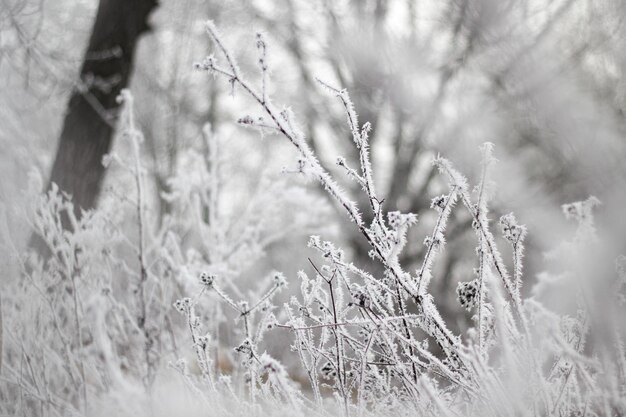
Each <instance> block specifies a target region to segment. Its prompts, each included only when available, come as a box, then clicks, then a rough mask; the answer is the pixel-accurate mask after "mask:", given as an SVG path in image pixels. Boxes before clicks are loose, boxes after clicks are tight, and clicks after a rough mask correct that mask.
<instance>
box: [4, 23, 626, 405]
mask: <svg viewBox="0 0 626 417" xmlns="http://www.w3.org/2000/svg"><path fill="white" fill-rule="evenodd" d="M207 30H208V33H209V36H210V37H211V39H212V40H213V42H214V43H215V45H216V48H217V50H218V53H219V54H218V55H219V56H214V55H211V56H209V57H207V58H206V59H205V60H204V61H203V62H202V63H201V64H199V65H198V67H199V68H200V69H204V70H207V71H208V72H210V73H212V74H214V75H216V76H218V77H223V78H225V80H226V81H227V82H228V83H230V85H231V87H232V89H233V92H234V93H237V94H240V93H241V94H245V95H247V96H250V97H251V98H252V99H253V100H254V101H255V102H256V104H257V108H258V111H259V112H260V115H258V116H250V115H245V116H243V117H241V118H240V119H239V123H240V124H241V125H244V126H246V127H251V128H256V129H259V130H260V131H261V133H262V134H265V135H267V134H270V133H271V134H276V135H277V136H279V137H282V138H284V139H286V140H287V141H289V142H290V143H291V144H292V145H293V146H294V147H295V149H296V151H297V157H296V161H295V169H293V170H289V171H290V172H296V173H298V174H301V175H302V176H304V177H306V178H307V179H309V180H315V181H317V182H318V183H319V184H320V185H321V187H322V188H323V189H324V190H325V192H327V193H328V194H329V195H330V197H332V199H333V201H334V202H335V203H336V205H337V206H338V207H339V208H340V209H341V210H342V211H343V212H344V213H345V215H346V216H347V218H348V220H349V221H351V222H352V225H353V227H354V228H355V229H356V230H358V231H359V233H360V234H361V236H362V238H363V239H365V240H366V241H367V243H368V245H369V247H370V256H371V257H372V258H373V259H374V260H375V261H376V262H378V263H380V265H381V266H382V268H381V270H382V271H384V272H382V273H372V272H370V271H367V270H363V269H362V268H361V267H360V266H359V265H355V264H354V263H353V262H352V261H351V260H350V259H349V258H350V255H349V253H347V252H345V251H344V250H342V249H341V248H340V247H339V246H338V244H337V243H336V242H333V241H331V240H329V238H327V237H325V236H322V235H321V234H320V235H313V236H311V237H310V239H309V243H308V246H309V248H310V258H309V259H308V260H305V261H303V262H302V265H301V270H300V271H299V272H298V273H297V277H286V276H285V275H283V274H282V273H280V272H276V271H272V272H269V273H265V272H263V273H261V272H255V278H256V285H254V286H253V288H252V289H244V288H243V285H242V283H241V281H240V279H241V276H242V275H244V274H245V273H246V272H247V271H248V270H249V269H250V266H252V265H255V264H256V263H257V262H258V261H259V260H261V259H262V258H263V255H264V250H265V248H266V247H267V246H268V245H270V244H272V243H274V242H278V241H281V240H282V239H285V238H287V237H289V236H290V235H292V234H294V233H296V232H302V231H303V230H305V231H309V230H313V229H314V226H316V225H317V224H318V223H320V218H318V217H316V216H315V215H314V214H316V213H315V212H312V213H313V214H312V215H311V216H306V215H305V216H294V221H293V222H291V225H292V226H291V227H284V228H278V227H277V224H278V223H281V224H285V223H286V222H284V221H283V222H274V221H273V219H275V218H277V217H284V216H286V213H285V211H284V210H283V209H281V207H282V208H284V207H291V208H293V207H297V208H298V210H291V211H292V212H307V211H306V208H307V206H308V207H310V206H312V205H313V203H314V202H315V201H316V200H315V199H314V198H313V197H308V196H307V194H306V193H302V192H301V191H302V190H301V189H297V188H294V186H293V185H289V184H288V183H287V181H285V180H276V179H273V178H271V177H270V175H269V174H264V175H263V176H262V177H261V179H260V180H259V182H258V185H257V187H256V189H255V192H254V194H253V195H252V196H251V197H250V198H249V199H248V201H247V206H246V207H245V208H244V209H243V210H241V211H237V212H235V214H233V212H227V211H226V210H224V209H223V205H222V204H223V201H222V192H221V191H222V189H223V187H224V182H223V181H224V172H223V168H224V167H223V166H222V164H221V161H222V159H221V157H220V140H219V136H218V135H216V134H215V132H213V130H212V129H211V128H210V127H209V126H207V127H206V128H205V132H204V134H205V136H204V140H205V145H206V146H205V147H204V149H205V151H206V152H205V153H201V152H197V151H195V150H190V151H189V153H188V155H185V156H184V158H186V161H187V164H186V167H187V170H182V171H180V172H179V173H178V174H177V175H175V176H174V177H173V178H171V179H170V182H171V184H170V185H171V187H170V189H171V191H169V192H168V193H167V194H165V195H164V196H163V198H165V199H167V201H168V202H169V203H170V204H171V207H172V210H171V213H170V214H169V215H168V216H166V217H165V218H164V219H162V221H160V222H158V224H152V223H153V222H151V221H150V219H151V217H150V216H147V215H146V212H147V210H148V207H147V205H146V203H145V201H144V197H143V187H144V186H145V185H144V178H143V177H144V170H145V168H144V167H143V166H142V162H141V157H140V156H141V135H140V133H139V132H138V131H137V130H136V128H135V127H134V123H133V113H132V99H131V96H130V94H129V93H128V92H124V94H123V96H122V98H123V99H124V101H125V103H126V109H125V121H124V128H123V131H124V134H123V135H122V136H123V137H124V138H126V139H127V140H130V141H131V147H132V149H133V150H134V153H133V155H132V158H131V159H129V160H126V159H125V158H123V157H121V156H116V155H110V156H109V157H108V158H107V162H108V163H115V164H118V166H119V167H122V169H124V170H125V171H126V172H127V175H128V177H129V178H130V179H132V183H133V184H134V187H133V188H132V189H133V191H132V192H130V193H128V194H126V195H112V196H110V197H109V198H107V199H105V200H104V201H103V204H102V207H101V208H100V209H98V210H96V211H92V212H87V213H83V215H82V216H81V217H80V218H79V217H77V216H76V215H75V214H74V211H73V206H72V204H71V200H69V199H68V198H67V196H64V195H62V193H60V192H59V191H58V190H57V189H56V188H54V187H53V188H52V190H51V191H50V192H48V193H47V194H46V195H44V196H42V197H41V198H40V201H39V203H38V209H37V211H36V213H35V215H34V217H33V219H32V224H33V228H34V230H35V231H36V232H37V233H39V234H40V235H41V237H42V239H43V241H44V242H45V243H46V245H47V247H48V249H49V252H50V253H49V255H48V256H47V257H44V258H41V257H37V256H33V257H32V258H31V259H25V258H24V257H23V256H21V255H20V254H19V251H15V256H16V258H17V259H18V260H19V262H18V263H17V269H18V270H19V273H20V274H21V279H20V280H19V282H12V283H11V288H10V291H11V294H12V295H13V297H10V298H9V297H6V296H5V297H3V301H4V303H3V311H4V312H5V319H4V329H5V335H6V336H5V339H4V340H5V342H4V362H3V369H2V385H1V389H0V395H2V399H3V403H2V411H3V412H4V413H5V414H7V415H19V414H24V415H102V414H104V415H106V414H107V413H108V414H112V413H113V414H115V415H137V414H140V413H145V414H146V415H172V414H176V415H206V414H207V413H208V414H211V415H223V416H229V415H266V414H269V415H343V416H345V417H348V416H366V415H371V416H397V415H400V416H404V415H407V416H408V415H412V416H414V415H433V416H459V415H468V416H501V415H507V416H508V415H516V416H614V415H615V416H617V415H623V414H624V413H626V402H625V400H624V398H626V356H625V348H624V334H623V333H624V328H623V324H622V323H621V322H620V317H623V314H624V301H623V300H624V286H625V285H626V284H625V281H626V278H625V277H626V272H625V271H626V261H625V260H624V258H623V257H621V258H619V259H618V260H617V262H616V270H615V271H612V273H611V274H610V278H605V276H606V274H605V273H604V272H605V270H606V268H605V267H604V264H601V265H600V264H599V259H602V258H601V257H597V256H596V255H597V254H598V252H601V246H600V242H601V239H600V238H599V237H598V236H597V231H596V229H595V227H594V224H593V208H594V207H595V206H597V205H598V203H599V202H598V201H597V200H596V199H595V198H593V197H592V198H590V199H588V200H586V201H582V202H577V203H573V204H569V205H565V206H564V207H563V210H564V212H565V215H566V217H568V218H570V219H573V220H574V221H576V222H577V231H576V233H575V235H574V237H573V238H572V239H571V240H570V241H567V242H564V243H562V244H561V245H560V246H559V248H557V249H556V250H555V251H554V252H553V253H552V254H551V257H552V259H560V260H561V261H560V262H559V263H558V264H559V266H560V271H559V274H560V275H555V274H554V273H545V274H543V275H542V276H540V278H539V280H538V283H537V284H536V286H535V287H534V288H533V289H532V291H531V296H530V297H527V298H524V297H523V296H522V294H523V293H522V286H523V284H524V282H525V281H527V280H526V279H525V277H524V269H523V257H524V241H525V238H526V236H527V234H528V233H527V230H526V227H525V226H523V225H522V224H520V223H519V222H518V220H517V219H516V217H515V215H514V214H512V213H511V214H507V215H505V216H502V217H501V218H500V220H499V226H500V231H501V233H500V234H499V235H497V236H496V235H495V234H494V232H493V231H492V221H491V219H490V218H489V201H490V199H491V198H492V197H493V193H494V187H493V184H492V182H491V180H490V167H491V166H492V164H493V163H495V159H494V157H493V151H494V150H493V146H492V145H491V144H489V143H487V144H485V145H484V146H483V148H482V152H483V160H482V163H481V165H482V171H481V175H480V178H479V179H478V181H477V185H476V187H474V188H471V187H470V181H469V180H468V179H467V178H465V177H464V176H463V175H462V174H461V173H460V172H459V171H458V170H457V169H456V168H455V167H454V165H453V164H452V163H451V162H450V161H449V160H447V159H445V158H443V157H440V156H438V157H437V158H435V159H434V160H433V165H434V167H436V168H437V169H438V171H439V172H440V174H441V179H442V180H443V181H444V182H445V184H447V192H445V193H444V194H443V195H439V196H435V197H433V199H432V204H431V207H430V210H432V212H433V213H434V214H435V216H434V218H435V222H434V225H433V228H432V232H430V233H428V235H427V236H425V238H424V245H425V250H424V252H423V258H422V259H421V261H420V262H418V263H417V265H419V267H418V268H417V269H416V270H414V271H408V270H405V268H404V267H403V265H402V264H401V261H400V259H401V258H400V255H401V253H402V251H403V249H404V248H405V246H406V244H407V239H408V238H407V236H408V234H407V232H408V230H409V228H411V227H412V226H414V225H415V224H416V223H417V222H418V216H417V213H401V212H398V211H387V210H386V209H385V202H384V196H381V195H379V194H378V192H377V189H376V187H375V184H374V180H373V178H374V177H373V173H372V164H371V162H370V154H369V141H368V140H369V139H368V135H369V132H370V128H371V127H370V125H369V123H365V124H364V125H360V124H359V121H358V117H357V113H356V110H355V108H354V106H353V104H352V102H351V100H350V96H349V94H348V92H347V91H346V90H343V89H340V88H336V87H333V86H331V85H330V83H326V82H323V81H320V85H321V86H322V87H323V88H325V89H326V90H328V91H329V92H330V93H331V94H332V95H334V96H336V97H337V99H338V100H339V101H340V102H341V104H342V105H343V107H344V109H345V116H346V119H347V125H348V128H349V130H350V132H351V135H352V139H353V142H354V146H355V147H356V149H357V153H358V165H357V166H356V167H354V166H350V165H349V164H348V162H347V161H346V159H345V158H342V157H338V158H337V165H338V166H339V167H340V168H341V169H343V170H345V172H346V173H347V175H348V179H349V181H354V182H356V183H357V184H358V185H359V188H360V190H361V191H360V192H361V193H363V196H364V197H365V198H364V199H359V201H361V200H363V201H367V205H366V206H365V207H357V204H356V203H355V201H356V200H357V199H356V198H354V196H351V195H349V193H347V192H346V191H344V188H343V187H342V186H340V184H339V183H338V181H337V180H336V179H335V178H333V176H332V175H331V174H330V173H329V171H328V170H326V169H325V168H324V167H323V166H322V164H321V163H320V162H319V160H318V159H317V157H316V155H315V153H314V152H313V150H312V148H311V147H310V146H309V144H308V142H307V140H306V138H305V137H304V135H303V133H302V132H301V131H300V130H299V129H298V122H297V121H296V119H295V116H294V114H293V113H292V112H291V111H290V110H289V108H282V107H278V106H276V105H275V104H274V103H273V102H272V100H271V97H270V95H269V93H268V91H267V85H268V83H269V81H270V80H269V74H270V72H269V64H268V49H267V47H268V45H267V41H266V40H265V39H264V37H263V35H261V34H259V35H257V37H256V46H257V50H258V54H259V57H258V65H259V68H260V71H261V81H260V88H259V89H257V88H256V87H255V86H254V85H252V84H251V83H250V82H249V81H247V79H246V77H245V76H244V74H243V73H242V71H241V69H240V68H239V67H238V65H237V64H236V62H235V60H234V53H233V52H232V51H231V50H230V49H229V48H228V47H227V46H226V43H225V41H224V40H223V39H222V37H221V36H220V34H219V32H218V30H217V29H216V27H215V26H214V25H213V24H212V23H210V22H209V23H208V24H207ZM222 60H223V61H224V62H223V63H222ZM455 210H456V211H462V212H463V213H464V214H465V216H467V217H468V218H470V219H471V220H472V222H471V223H472V228H473V229H474V232H475V237H476V243H475V245H476V257H475V259H474V260H473V262H474V268H473V270H469V271H467V274H466V276H467V280H465V281H464V282H461V283H459V285H458V287H457V294H456V295H457V297H458V301H459V303H460V304H461V306H462V307H463V308H465V309H467V310H468V311H469V312H470V314H472V320H473V323H474V324H473V327H472V328H470V329H469V330H468V331H467V332H464V333H463V334H455V333H454V332H453V331H452V330H450V328H449V326H448V323H446V321H445V320H444V318H443V317H442V314H440V310H439V308H438V306H437V304H436V302H435V300H434V299H433V296H432V294H431V292H430V290H429V287H430V285H431V284H432V283H433V282H435V281H436V280H437V279H439V278H440V277H437V276H436V274H435V269H434V265H436V263H437V260H438V256H440V255H441V254H442V253H443V251H445V250H446V226H447V225H448V222H449V219H450V217H451V215H452V213H453V212H454V211H455ZM363 212H367V214H368V215H367V216H362V213H363ZM365 218H367V219H371V220H368V221H366V220H364V219H365ZM129 219H130V220H129ZM282 220H284V219H282ZM68 224H69V225H70V227H67V225H68ZM320 233H321V232H320ZM505 245H508V246H509V247H510V248H509V249H510V250H509V249H507V251H506V253H511V254H512V256H511V259H505V258H504V257H503V256H502V255H501V253H505V252H504V250H503V251H501V249H500V248H502V247H503V246H505ZM8 246H10V245H7V247H8ZM509 270H511V271H512V272H509ZM600 277H601V278H602V279H604V281H605V282H608V285H606V286H605V287H606V288H610V291H609V292H601V293H600V294H599V295H598V293H597V291H596V289H595V286H594V285H590V281H593V280H595V279H600ZM557 281H558V282H559V283H561V284H562V285H564V286H565V287H567V288H568V289H569V290H570V291H571V293H572V294H574V296H573V305H572V306H570V307H571V308H570V309H569V310H566V311H557V309H554V308H552V307H553V306H551V305H550V304H549V303H547V302H545V300H544V299H543V295H544V294H545V293H546V288H548V287H549V286H551V285H553V284H554V282H557ZM287 287H291V289H294V288H299V291H298V292H299V294H298V295H297V296H293V297H292V298H290V299H288V300H286V302H284V299H283V301H279V300H280V298H279V297H280V294H281V293H283V292H284V291H285V289H286V288H287ZM224 327H226V328H227V329H228V330H229V339H230V340H234V343H233V344H232V345H231V346H229V347H228V348H227V349H228V353H227V354H224V350H225V348H226V347H225V344H226V342H225V341H224V340H221V339H220V337H221V335H222V334H223V329H224ZM220 329H222V331H220ZM273 337H283V338H284V337H289V338H290V340H291V343H290V349H291V351H292V352H293V353H294V354H295V355H296V356H297V358H298V359H299V362H300V369H301V370H302V371H303V372H304V374H305V375H306V378H307V379H306V381H296V380H295V379H294V378H292V377H290V374H291V375H293V374H295V373H297V370H295V369H290V368H287V367H286V366H285V365H283V363H282V362H281V360H282V359H283V358H281V357H276V355H274V356H271V355H270V354H269V353H268V352H267V350H268V349H267V340H268V339H269V338H273ZM224 357H226V358H227V359H226V360H225V359H224ZM172 386H174V388H171V387H172ZM128 394H130V395H128ZM168 395H170V396H171V399H170V398H168ZM180 396H187V398H188V399H189V400H188V401H185V404H181V402H179V398H180ZM121 399H123V401H127V402H128V403H127V404H122V403H120V401H121ZM5 400H6V401H5ZM170 407H171V408H172V409H171V411H170Z"/></svg>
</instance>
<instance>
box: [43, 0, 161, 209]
mask: <svg viewBox="0 0 626 417" xmlns="http://www.w3.org/2000/svg"><path fill="white" fill-rule="evenodd" d="M156 5H157V0H101V1H100V4H99V6H98V12H97V15H96V20H95V23H94V26H93V30H92V33H91V38H90V40H89V46H88V48H87V52H86V53H85V57H84V61H83V66H82V69H81V71H80V83H79V86H78V87H77V88H76V89H75V90H74V91H73V93H72V96H71V98H70V101H69V104H68V108H67V113H66V115H65V121H64V123H63V130H62V132H61V137H60V140H59V145H58V149H57V154H56V158H55V160H54V165H53V166H52V172H51V174H50V182H49V184H48V189H49V188H50V186H51V184H52V183H56V184H57V185H58V186H59V188H60V189H61V190H62V191H64V192H66V193H68V194H71V195H72V196H73V201H74V205H75V211H76V213H79V212H80V208H82V209H91V208H93V207H94V206H95V203H96V199H97V197H98V194H99V192H100V188H101V186H102V180H103V178H104V166H103V165H102V157H103V156H104V155H105V154H106V153H107V152H108V151H109V149H110V147H111V142H112V139H113V133H114V127H115V120H116V118H117V113H118V107H119V104H118V102H117V97H118V95H119V93H120V91H121V90H122V89H123V88H126V86H127V85H128V80H129V78H130V74H131V69H132V64H133V56H134V52H135V46H136V44H137V40H138V38H139V37H140V35H141V34H142V33H144V32H146V31H148V30H149V26H148V23H147V20H148V15H149V14H150V12H151V11H152V10H153V9H154V8H155V7H156Z"/></svg>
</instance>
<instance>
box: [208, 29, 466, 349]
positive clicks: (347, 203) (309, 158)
mask: <svg viewBox="0 0 626 417" xmlns="http://www.w3.org/2000/svg"><path fill="white" fill-rule="evenodd" d="M206 28H207V32H208V33H209V35H210V37H211V38H212V39H213V41H214V42H215V44H216V45H217V47H218V49H219V50H220V51H221V52H222V54H223V55H224V57H225V58H226V61H227V63H228V69H226V68H222V67H220V66H218V65H217V64H216V60H215V57H213V56H209V57H207V58H206V59H205V60H204V61H203V62H202V63H201V64H198V65H197V66H198V68H201V69H204V70H207V71H209V72H211V73H213V74H217V75H222V76H224V77H226V78H227V79H228V80H229V82H230V83H231V84H232V85H239V86H240V87H242V88H243V89H244V91H246V93H247V94H249V95H250V96H251V97H252V98H253V99H254V100H255V101H256V102H257V103H258V104H259V105H260V106H261V107H262V109H263V110H264V111H265V113H266V114H267V115H268V116H269V117H270V118H271V119H272V121H273V123H274V124H275V127H276V129H277V130H278V131H279V132H280V133H281V134H282V135H283V136H284V137H285V138H287V139H288V140H289V141H290V142H291V143H292V144H293V145H294V146H295V147H296V149H297V150H298V152H299V153H300V155H301V158H302V161H304V163H305V164H306V169H307V172H308V173H310V175H312V176H313V177H314V178H316V179H317V180H318V181H319V182H320V183H321V185H322V186H323V187H324V189H326V191H327V192H328V193H329V194H330V195H331V196H332V197H333V198H334V199H335V200H336V201H337V202H338V203H339V204H340V205H341V206H343V207H344V209H345V210H346V212H347V213H348V215H349V217H350V219H351V220H352V221H354V223H355V224H356V225H357V227H358V229H359V231H360V232H361V234H363V236H364V237H365V238H366V240H367V241H368V243H369V244H370V245H371V247H372V249H373V250H374V252H375V254H376V256H377V257H378V258H379V259H380V260H381V261H382V262H383V264H384V266H385V267H386V269H387V270H388V271H389V272H390V274H391V275H392V277H393V278H394V281H395V282H396V283H397V285H399V286H400V287H402V289H403V290H404V291H406V292H407V294H409V296H410V297H411V299H412V300H413V301H414V302H415V303H416V305H417V307H418V309H419V310H420V313H421V314H422V315H423V316H424V319H423V320H422V321H421V326H422V328H423V329H424V330H425V331H426V332H427V333H428V334H429V335H431V336H433V337H434V338H435V339H436V340H437V342H438V343H439V344H440V345H441V346H442V347H444V351H446V353H447V354H448V355H452V356H455V357H457V358H460V357H459V356H458V355H457V354H456V353H455V352H456V351H457V350H458V347H459V346H458V339H457V338H456V337H455V336H454V335H453V334H452V333H451V332H450V331H449V330H448V328H447V326H446V325H445V323H444V322H443V320H442V319H441V317H440V316H439V314H438V312H436V307H435V306H434V305H433V304H432V303H430V302H428V303H426V302H425V301H424V300H425V298H424V297H422V296H421V295H419V294H418V293H417V292H416V291H415V290H414V289H413V288H412V287H411V286H410V285H409V284H408V283H407V282H406V278H405V276H406V275H408V274H406V273H405V272H404V271H402V270H401V269H400V267H399V265H397V263H392V262H389V260H388V257H387V255H386V250H385V249H384V248H383V247H381V245H380V244H379V243H378V239H377V238H375V237H374V235H373V234H372V232H371V231H370V229H368V228H367V226H366V225H365V223H364V222H363V220H362V218H361V215H360V213H359V212H358V209H357V207H356V204H355V203H354V202H352V201H351V200H350V199H349V198H348V197H347V196H346V195H345V194H344V192H343V191H341V190H340V188H339V187H338V185H337V184H336V183H335V181H334V180H333V179H332V178H331V176H330V175H329V174H328V172H327V171H326V170H324V168H322V166H321V165H320V163H319V161H318V160H317V158H316V157H315V155H314V154H313V152H312V150H311V148H310V147H309V146H308V145H307V143H306V141H305V140H304V138H303V136H302V133H301V132H299V131H298V130H297V129H295V127H294V126H293V123H292V122H291V119H290V115H289V113H288V112H287V111H282V112H279V111H277V110H276V109H275V108H274V106H273V105H272V103H271V101H270V100H269V99H267V100H264V99H263V97H262V95H259V94H258V93H257V92H256V91H255V90H254V88H253V87H252V86H251V85H250V84H249V83H248V82H247V81H246V80H245V79H243V78H242V77H241V75H240V72H239V67H238V66H237V64H236V63H235V61H234V59H233V57H232V54H231V53H230V52H229V50H228V48H226V47H225V45H224V43H223V41H222V39H221V36H220V35H219V33H218V31H217V29H216V27H215V25H214V24H213V22H208V23H207V25H206ZM245 121H246V122H245V123H244V124H252V125H253V124H254V123H253V122H251V118H249V117H247V118H245Z"/></svg>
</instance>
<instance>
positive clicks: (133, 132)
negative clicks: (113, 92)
mask: <svg viewBox="0 0 626 417" xmlns="http://www.w3.org/2000/svg"><path fill="white" fill-rule="evenodd" d="M120 101H122V102H124V104H125V112H124V113H125V116H126V131H125V133H126V135H127V136H128V138H129V139H130V141H131V145H132V148H133V157H134V162H135V169H134V172H133V174H134V178H135V187H136V191H137V204H136V211H137V229H138V232H137V240H138V241H137V260H138V262H139V282H138V284H137V287H138V291H137V293H138V301H139V312H138V317H137V326H138V327H139V329H140V330H141V331H142V333H143V337H144V348H143V352H144V360H145V362H146V375H145V378H144V385H145V386H146V388H147V389H150V388H151V386H152V382H153V379H154V364H153V361H152V359H151V358H150V350H151V349H152V346H153V345H154V340H153V337H152V335H151V334H150V329H149V327H148V325H147V316H148V302H147V300H146V285H147V282H148V268H147V266H146V259H145V219H144V212H143V204H144V201H143V200H144V191H143V183H142V176H141V172H142V167H141V153H140V149H139V146H140V145H139V144H140V142H141V141H142V138H143V136H142V134H141V132H140V131H139V130H138V129H137V128H136V127H135V115H134V109H133V101H134V100H133V96H132V95H131V93H130V91H128V90H122V92H121V93H120Z"/></svg>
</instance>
